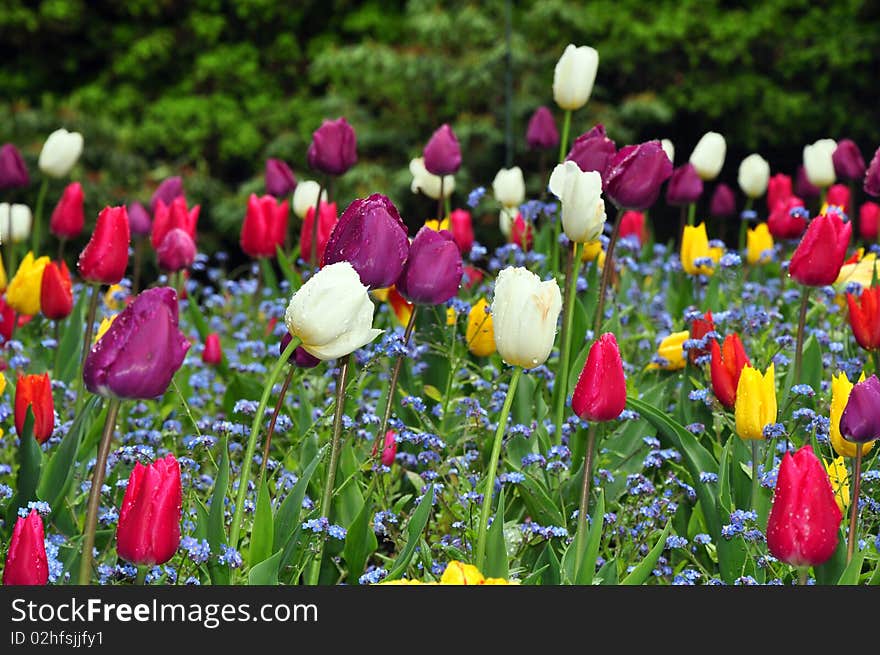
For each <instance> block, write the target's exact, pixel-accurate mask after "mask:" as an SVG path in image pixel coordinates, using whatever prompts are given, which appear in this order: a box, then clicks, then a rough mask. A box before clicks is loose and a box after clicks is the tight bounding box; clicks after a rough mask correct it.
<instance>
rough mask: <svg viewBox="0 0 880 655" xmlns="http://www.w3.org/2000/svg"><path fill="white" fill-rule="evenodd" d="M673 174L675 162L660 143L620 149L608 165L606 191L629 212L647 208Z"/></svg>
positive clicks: (652, 142) (641, 144) (649, 142)
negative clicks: (629, 210)
mask: <svg viewBox="0 0 880 655" xmlns="http://www.w3.org/2000/svg"><path fill="white" fill-rule="evenodd" d="M670 175H672V162H670V161H669V157H667V156H666V153H665V152H663V148H661V147H660V142H659V141H648V142H646V143H640V144H638V145H633V146H626V147H625V148H621V149H620V150H619V151H618V153H617V154H616V155H614V157H613V158H612V159H611V161H610V162H609V163H608V168H607V170H606V172H605V191H606V195H607V196H608V197H610V198H611V199H612V200H613V201H614V203H615V204H616V205H617V206H619V207H624V208H626V209H647V208H648V207H650V206H651V205H653V204H654V201H655V200H657V196H658V195H659V194H660V186H661V185H662V184H663V183H664V182H665V181H666V180H667V179H669V176H670Z"/></svg>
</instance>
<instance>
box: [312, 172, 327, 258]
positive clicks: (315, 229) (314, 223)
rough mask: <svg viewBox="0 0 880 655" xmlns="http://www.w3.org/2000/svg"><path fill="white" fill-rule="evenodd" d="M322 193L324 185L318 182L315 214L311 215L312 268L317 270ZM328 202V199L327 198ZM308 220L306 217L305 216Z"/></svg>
mask: <svg viewBox="0 0 880 655" xmlns="http://www.w3.org/2000/svg"><path fill="white" fill-rule="evenodd" d="M323 191H324V185H323V184H322V183H321V182H318V199H317V200H316V201H315V213H314V214H313V215H312V252H311V255H312V257H311V259H312V268H318V226H319V224H320V222H321V221H320V216H321V214H320V210H321V193H322V192H323ZM327 200H328V201H329V200H330V198H327ZM306 218H308V216H306Z"/></svg>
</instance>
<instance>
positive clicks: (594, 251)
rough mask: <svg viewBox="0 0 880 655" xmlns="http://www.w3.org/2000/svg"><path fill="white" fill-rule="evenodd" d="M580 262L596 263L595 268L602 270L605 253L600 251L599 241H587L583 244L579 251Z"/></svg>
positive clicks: (600, 244)
mask: <svg viewBox="0 0 880 655" xmlns="http://www.w3.org/2000/svg"><path fill="white" fill-rule="evenodd" d="M581 261H582V262H592V261H595V262H596V266H598V267H599V268H602V267H603V266H605V251H604V250H603V249H602V242H601V241H599V240H596V241H588V242H587V243H585V244H583V246H582V250H581Z"/></svg>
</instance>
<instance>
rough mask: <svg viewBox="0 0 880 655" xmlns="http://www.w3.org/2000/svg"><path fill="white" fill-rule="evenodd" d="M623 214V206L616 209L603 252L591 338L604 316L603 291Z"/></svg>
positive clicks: (607, 280)
mask: <svg viewBox="0 0 880 655" xmlns="http://www.w3.org/2000/svg"><path fill="white" fill-rule="evenodd" d="M622 216H623V207H619V208H618V209H617V220H615V221H614V228H613V229H612V230H611V239H610V240H609V241H608V250H607V251H606V252H605V265H604V266H603V267H602V281H601V282H600V283H599V297H598V298H597V299H596V318H595V319H594V322H593V339H596V338H597V337H598V336H599V330H601V329H602V321H603V319H604V317H605V291H606V290H607V289H608V283H609V282H610V281H611V272H612V271H613V270H614V246H615V244H617V237H618V236H619V235H620V224H621V222H622V221H621V220H620V219H621V217H622Z"/></svg>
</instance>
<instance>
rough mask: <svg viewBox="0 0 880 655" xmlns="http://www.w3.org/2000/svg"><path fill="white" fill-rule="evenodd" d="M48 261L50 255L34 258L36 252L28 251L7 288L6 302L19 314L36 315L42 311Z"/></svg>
mask: <svg viewBox="0 0 880 655" xmlns="http://www.w3.org/2000/svg"><path fill="white" fill-rule="evenodd" d="M48 263H49V258H48V257H46V256H43V257H40V258H39V259H34V253H32V252H28V254H27V255H25V257H24V259H23V260H22V261H21V264H19V266H18V271H17V272H16V273H15V277H14V278H12V281H11V282H10V283H9V287H8V288H7V289H6V302H7V303H9V305H10V306H11V307H12V308H13V309H14V310H15V311H17V312H18V313H19V314H26V315H27V316H34V315H36V314H38V313H39V312H40V290H41V288H42V285H43V273H44V272H45V270H46V265H47V264H48Z"/></svg>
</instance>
